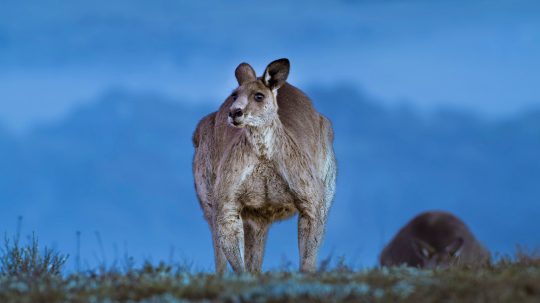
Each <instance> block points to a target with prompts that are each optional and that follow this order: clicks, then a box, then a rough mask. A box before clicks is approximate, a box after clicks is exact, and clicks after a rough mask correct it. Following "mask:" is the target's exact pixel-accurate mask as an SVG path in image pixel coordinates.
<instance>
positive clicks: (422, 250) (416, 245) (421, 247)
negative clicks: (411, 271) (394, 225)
mask: <svg viewBox="0 0 540 303" xmlns="http://www.w3.org/2000/svg"><path fill="white" fill-rule="evenodd" d="M412 246H413V249H414V252H415V253H416V255H417V256H418V257H420V258H421V259H430V258H431V257H432V256H433V253H435V249H434V248H433V246H431V245H429V244H428V243H426V242H424V241H422V240H420V239H413V240H412Z"/></svg>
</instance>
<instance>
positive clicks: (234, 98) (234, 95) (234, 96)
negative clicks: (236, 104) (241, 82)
mask: <svg viewBox="0 0 540 303" xmlns="http://www.w3.org/2000/svg"><path fill="white" fill-rule="evenodd" d="M231 97H232V99H233V101H236V98H238V95H237V94H236V93H234V94H232V95H231Z"/></svg>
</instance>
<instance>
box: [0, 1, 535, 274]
mask: <svg viewBox="0 0 540 303" xmlns="http://www.w3.org/2000/svg"><path fill="white" fill-rule="evenodd" d="M539 54H540V5H539V4H538V3H537V2H536V1H429V2H428V1H353V0H348V1H295V2H291V1H189V2H188V1H169V0H160V1H127V0H126V1H114V2H112V1H103V0H96V1H52V0H51V1H24V2H22V1H12V0H0V232H5V233H7V234H8V235H12V234H13V233H15V232H16V229H17V227H16V226H17V217H18V216H22V217H23V223H22V234H23V235H27V234H30V233H31V232H32V231H35V232H36V234H37V235H38V236H39V238H40V240H41V242H42V243H43V244H47V245H49V246H54V247H57V248H58V249H60V250H62V251H64V252H67V253H69V254H70V255H71V256H72V258H71V260H72V262H71V263H70V266H71V267H73V266H74V264H73V260H74V257H75V255H76V250H77V248H76V247H77V238H76V232H77V231H80V232H81V259H82V261H83V265H84V266H89V267H91V266H94V265H95V264H97V263H100V262H107V263H108V264H112V263H113V262H114V261H115V260H120V259H122V258H123V257H122V256H123V255H125V254H129V255H132V256H134V257H135V260H136V261H137V262H139V263H140V262H142V260H145V259H150V260H152V261H158V260H169V259H170V258H173V259H174V260H181V261H182V260H183V261H189V262H193V263H194V265H195V267H196V268H198V269H208V270H210V269H212V267H213V259H212V258H213V253H212V249H211V240H210V233H209V231H208V227H207V225H206V223H205V222H204V220H203V218H202V212H201V211H200V209H199V206H198V203H197V201H196V198H195V193H194V189H193V179H192V175H191V158H192V154H193V148H192V145H191V134H192V132H193V130H194V128H195V125H196V123H197V122H198V120H199V119H200V118H201V117H202V116H203V115H205V114H206V113H209V112H210V111H213V110H215V109H217V107H218V106H219V104H220V103H221V102H222V101H223V100H224V99H225V97H226V96H227V95H228V94H229V93H230V91H231V90H232V89H234V88H235V85H236V80H235V79H234V69H235V68H236V66H237V65H238V64H239V63H240V62H244V61H245V62H249V63H251V64H252V65H253V66H254V67H255V69H256V70H257V72H258V73H259V74H260V73H262V71H263V69H264V67H265V66H266V64H268V63H269V62H270V61H272V60H274V59H277V58H281V57H287V58H289V59H290V60H291V73H290V77H289V82H290V83H292V84H293V85H296V86H298V87H300V88H301V89H303V90H304V91H306V92H307V94H308V95H309V96H310V97H311V98H312V99H313V102H314V103H315V106H316V107H317V109H318V110H319V111H320V112H322V113H323V114H325V115H326V116H328V117H329V118H330V119H331V120H332V121H333V123H334V128H335V133H336V141H335V150H336V154H337V159H338V164H339V175H338V186H337V195H336V199H335V204H334V207H333V209H332V212H331V215H330V218H329V224H328V230H327V235H326V240H325V243H324V247H323V249H322V251H321V256H322V257H325V256H328V255H333V256H339V255H344V256H345V257H346V258H347V260H348V261H349V262H350V263H351V264H353V265H355V266H373V265H374V264H375V263H376V258H377V255H378V253H379V251H380V249H381V248H382V247H383V246H384V244H385V243H386V242H387V241H389V239H390V238H391V237H392V235H393V234H394V233H395V232H396V231H397V229H398V228H399V227H400V226H401V225H403V224H404V223H406V221H407V220H409V219H410V218H411V217H412V216H414V215H415V214H417V213H419V212H420V211H423V210H428V209H444V210H449V211H452V212H455V213H456V214H457V215H459V216H460V217H462V218H463V219H464V220H465V221H466V223H467V224H468V225H469V226H470V227H471V229H472V230H473V232H475V233H476V234H477V236H478V238H479V239H480V240H481V241H482V242H484V243H485V244H486V246H488V247H489V248H490V249H492V250H493V251H494V252H500V253H510V252H513V251H514V249H515V246H516V245H517V244H520V245H524V246H526V247H529V248H536V247H538V246H539V245H540V239H539V238H538V232H539V230H540V223H539V220H538V218H539V217H540V157H539V155H540V85H538V84H539V83H540V55H539ZM97 235H99V238H101V242H102V243H103V244H102V245H100V244H99V243H100V240H98V236H97ZM101 246H102V247H101ZM297 258H298V253H297V246H296V220H290V221H287V222H283V223H279V224H276V225H275V226H274V227H273V228H272V229H271V232H270V240H269V243H268V246H267V254H266V259H265V268H276V267H279V266H281V265H283V264H285V263H287V262H286V261H285V260H290V261H292V264H293V265H294V266H296V264H297Z"/></svg>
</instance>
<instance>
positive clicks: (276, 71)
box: [263, 58, 291, 90]
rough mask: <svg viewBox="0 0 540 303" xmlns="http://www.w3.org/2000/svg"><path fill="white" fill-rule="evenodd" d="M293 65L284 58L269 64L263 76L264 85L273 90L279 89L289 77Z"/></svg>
mask: <svg viewBox="0 0 540 303" xmlns="http://www.w3.org/2000/svg"><path fill="white" fill-rule="evenodd" d="M290 66H291V64H290V63H289V59H287V58H283V59H278V60H276V61H273V62H272V63H270V64H268V66H267V67H266V70H265V71H264V75H263V83H264V85H266V86H267V87H268V88H270V89H271V90H276V89H279V88H280V87H281V86H282V85H283V84H285V81H287V77H288V76H289V69H290Z"/></svg>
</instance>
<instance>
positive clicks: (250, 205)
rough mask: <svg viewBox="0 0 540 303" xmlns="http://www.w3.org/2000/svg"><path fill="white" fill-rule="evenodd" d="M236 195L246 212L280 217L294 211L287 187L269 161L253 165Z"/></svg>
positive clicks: (292, 199) (291, 196)
mask: <svg viewBox="0 0 540 303" xmlns="http://www.w3.org/2000/svg"><path fill="white" fill-rule="evenodd" d="M238 193H239V194H238V199H239V202H240V203H241V204H242V205H243V206H244V208H245V209H246V210H247V211H248V212H249V211H255V212H257V213H259V214H260V215H265V214H266V215H270V216H272V217H276V216H277V217H282V216H287V215H288V214H292V213H294V211H295V207H294V203H293V202H294V197H293V195H292V193H291V192H290V190H289V186H288V184H287V183H286V182H285V180H284V179H283V178H282V177H281V175H280V174H279V173H278V171H277V169H276V167H275V164H274V163H272V162H271V161H266V160H261V161H259V162H257V163H255V164H254V165H253V166H252V167H251V168H250V172H248V173H247V174H246V177H245V178H244V180H243V182H242V184H241V185H240V188H239V192H238ZM279 214H281V215H279Z"/></svg>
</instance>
